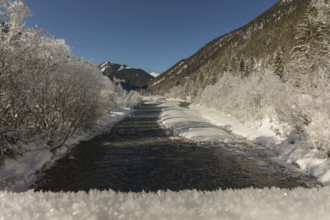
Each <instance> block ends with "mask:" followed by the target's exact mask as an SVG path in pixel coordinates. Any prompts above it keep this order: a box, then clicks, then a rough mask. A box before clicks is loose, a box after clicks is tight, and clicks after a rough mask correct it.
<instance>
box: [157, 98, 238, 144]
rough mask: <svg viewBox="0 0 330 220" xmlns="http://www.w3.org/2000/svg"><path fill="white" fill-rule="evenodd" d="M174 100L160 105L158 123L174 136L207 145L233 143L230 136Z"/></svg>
mask: <svg viewBox="0 0 330 220" xmlns="http://www.w3.org/2000/svg"><path fill="white" fill-rule="evenodd" d="M179 105H180V102H179V101H176V100H171V101H166V102H164V103H163V104H160V105H159V106H160V107H163V108H164V109H163V112H162V114H161V117H160V122H161V123H162V124H163V125H164V126H165V127H166V128H168V129H170V130H171V131H173V133H174V135H177V136H181V137H184V138H187V139H190V140H193V141H196V142H209V143H233V142H234V138H233V136H232V135H230V134H229V133H227V132H226V131H224V130H223V129H220V128H218V127H216V126H214V125H212V124H210V123H208V122H206V121H205V119H203V118H202V116H201V115H200V114H199V112H198V111H195V110H192V109H188V108H183V107H179Z"/></svg>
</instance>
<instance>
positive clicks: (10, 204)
mask: <svg viewBox="0 0 330 220" xmlns="http://www.w3.org/2000/svg"><path fill="white" fill-rule="evenodd" d="M0 206H1V209H0V219H18V220H19V219H22V220H23V219H24V220H25V219H35V220H38V219H40V220H41V219H42V220H44V219H52V220H56V219H144V220H148V219H150V220H155V219H164V220H165V219H180V220H185V219H187V220H188V219H189V220H194V219H222V220H226V219H235V220H240V219H242V220H243V219H244V220H250V219H251V220H258V219H262V220H263V219H268V220H273V219H274V220H275V219H288V220H295V219H297V220H302V219H318V220H323V219H324V220H326V219H328V218H329V216H328V214H329V211H328V209H329V208H328V207H329V206H330V188H320V189H302V188H297V189H294V190H292V191H290V190H285V189H278V188H272V189H245V190H226V191H215V192H198V191H182V192H170V191H168V192H161V191H159V192H157V193H144V192H143V193H116V192H114V191H103V192H102V191H97V190H92V191H90V192H89V193H85V192H78V193H51V192H45V193H42V192H33V191H28V192H25V193H20V194H18V193H10V192H0Z"/></svg>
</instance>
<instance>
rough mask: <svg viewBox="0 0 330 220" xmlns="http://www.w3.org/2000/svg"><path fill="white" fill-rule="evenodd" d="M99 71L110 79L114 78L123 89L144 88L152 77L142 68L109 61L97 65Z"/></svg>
mask: <svg viewBox="0 0 330 220" xmlns="http://www.w3.org/2000/svg"><path fill="white" fill-rule="evenodd" d="M99 68H100V70H101V72H102V73H103V74H104V75H106V76H108V77H109V78H110V79H111V80H114V79H115V78H116V80H117V81H119V83H120V84H121V86H122V87H123V88H124V89H125V90H139V89H145V88H146V87H147V84H148V82H149V81H150V80H152V79H153V78H154V77H153V76H152V75H149V74H148V73H147V72H145V71H144V70H142V69H138V68H133V67H129V66H127V65H126V64H117V63H113V62H111V61H108V62H105V63H103V64H100V65H99Z"/></svg>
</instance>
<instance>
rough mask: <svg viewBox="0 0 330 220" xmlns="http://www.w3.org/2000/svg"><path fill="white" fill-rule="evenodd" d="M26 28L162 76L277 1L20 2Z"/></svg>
mask: <svg viewBox="0 0 330 220" xmlns="http://www.w3.org/2000/svg"><path fill="white" fill-rule="evenodd" d="M23 1H24V2H25V3H26V5H27V6H28V7H29V8H30V9H31V10H32V12H33V16H32V17H30V18H28V19H27V25H28V26H30V27H33V26H35V25H38V26H39V27H41V28H42V29H43V30H44V31H46V32H48V33H50V34H52V35H54V36H55V37H56V38H63V39H65V40H66V42H67V44H69V45H70V46H71V48H72V51H73V53H74V54H75V55H76V56H78V57H82V58H84V59H87V60H89V61H91V62H92V63H95V64H99V63H102V62H104V61H113V62H116V63H121V64H127V65H129V66H132V67H139V68H142V69H144V70H146V71H148V72H151V71H154V72H159V73H161V72H163V71H165V70H166V69H168V68H169V67H171V66H172V65H174V64H175V63H176V62H177V61H179V60H180V59H183V58H186V57H189V56H190V55H192V54H193V53H194V52H196V51H197V50H198V49H200V48H201V47H202V46H204V45H205V44H206V43H208V42H209V41H211V40H213V39H214V38H216V37H218V36H220V35H222V34H225V33H227V32H229V31H232V30H234V29H235V28H238V27H240V26H242V25H244V24H246V23H247V22H249V21H251V20H252V19H254V18H255V17H257V16H258V15H260V14H261V13H262V12H264V11H265V10H267V9H268V8H269V7H271V6H272V5H273V4H275V3H276V2H277V0H23Z"/></svg>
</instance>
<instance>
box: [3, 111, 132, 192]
mask: <svg viewBox="0 0 330 220" xmlns="http://www.w3.org/2000/svg"><path fill="white" fill-rule="evenodd" d="M130 113H131V109H129V108H120V109H117V110H114V111H112V112H111V113H110V114H108V115H107V116H106V117H104V118H103V119H102V120H100V121H99V122H98V124H97V125H96V126H95V128H93V129H92V130H91V132H89V133H82V134H78V135H76V136H74V137H72V138H69V139H68V140H67V142H66V146H63V147H61V148H59V149H57V150H56V151H55V152H54V153H51V152H50V151H49V149H47V147H45V146H43V148H42V149H40V150H35V151H30V152H27V153H24V154H23V155H22V157H18V158H17V159H16V160H14V159H11V158H6V159H5V161H4V164H3V166H1V167H0V190H9V191H16V192H23V191H26V190H27V189H28V188H29V186H30V185H31V184H32V183H33V181H34V180H35V175H34V174H35V173H36V172H37V171H39V170H41V169H42V168H44V167H45V166H47V165H51V164H52V163H54V162H55V161H56V160H58V159H60V158H62V157H63V156H65V155H66V154H67V153H68V151H69V149H70V148H72V147H73V146H75V145H77V144H78V143H79V142H81V141H87V140H90V139H92V138H93V137H95V136H97V135H99V134H102V133H104V132H106V131H108V130H109V129H110V128H111V127H112V126H113V125H114V124H115V123H117V122H118V121H120V120H122V119H123V118H125V117H127V116H128V115H129V114H130Z"/></svg>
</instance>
